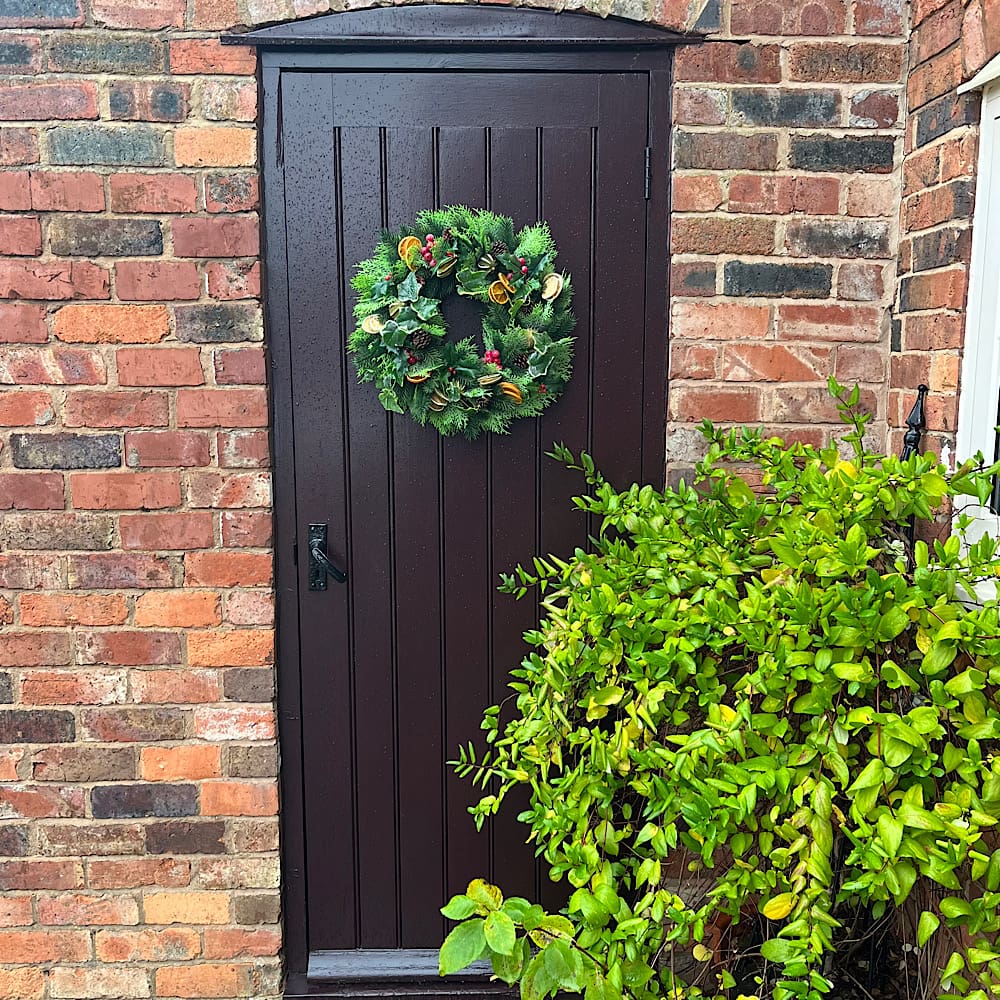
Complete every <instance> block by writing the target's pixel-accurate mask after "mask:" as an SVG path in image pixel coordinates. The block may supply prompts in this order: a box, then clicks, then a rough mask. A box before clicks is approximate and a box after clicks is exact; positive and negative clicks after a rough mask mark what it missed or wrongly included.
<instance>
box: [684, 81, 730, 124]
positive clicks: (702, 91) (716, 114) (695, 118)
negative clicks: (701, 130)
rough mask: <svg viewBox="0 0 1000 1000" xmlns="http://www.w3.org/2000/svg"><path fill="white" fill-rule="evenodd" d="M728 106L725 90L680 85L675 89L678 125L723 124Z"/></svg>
mask: <svg viewBox="0 0 1000 1000" xmlns="http://www.w3.org/2000/svg"><path fill="white" fill-rule="evenodd" d="M728 106H729V99H728V96H727V94H726V91H724V90H711V89H709V88H708V87H698V88H694V87H679V88H677V89H676V90H675V91H674V121H675V122H676V123H677V124H678V125H723V124H725V121H726V113H727V108H728Z"/></svg>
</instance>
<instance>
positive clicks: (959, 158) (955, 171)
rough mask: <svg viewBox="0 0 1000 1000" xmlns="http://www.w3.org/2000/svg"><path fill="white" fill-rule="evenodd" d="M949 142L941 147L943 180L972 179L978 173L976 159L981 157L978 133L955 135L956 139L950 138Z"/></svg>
mask: <svg viewBox="0 0 1000 1000" xmlns="http://www.w3.org/2000/svg"><path fill="white" fill-rule="evenodd" d="M949 140H950V141H949V142H946V143H944V144H942V146H941V180H942V181H950V180H952V179H953V178H955V177H972V176H973V175H974V174H975V173H976V159H977V157H978V155H979V133H978V131H976V130H967V131H965V133H964V134H959V133H955V134H954V138H953V137H952V136H949Z"/></svg>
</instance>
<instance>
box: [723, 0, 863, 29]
mask: <svg viewBox="0 0 1000 1000" xmlns="http://www.w3.org/2000/svg"><path fill="white" fill-rule="evenodd" d="M730 23H731V26H732V29H731V30H732V31H733V32H734V33H735V34H743V33H747V34H755V35H842V34H844V32H845V31H846V30H847V5H846V3H845V2H844V0H732V13H731V14H730Z"/></svg>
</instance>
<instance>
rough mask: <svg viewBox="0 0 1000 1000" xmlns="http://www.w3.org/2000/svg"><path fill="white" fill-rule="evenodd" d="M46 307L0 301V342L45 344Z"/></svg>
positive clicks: (46, 332) (47, 337) (46, 334)
mask: <svg viewBox="0 0 1000 1000" xmlns="http://www.w3.org/2000/svg"><path fill="white" fill-rule="evenodd" d="M48 339H49V334H48V331H47V330H46V329H45V307H44V306H35V305H29V304H28V303H26V302H0V344H44V343H45V341H46V340H48Z"/></svg>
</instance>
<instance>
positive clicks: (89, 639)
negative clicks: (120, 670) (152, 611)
mask: <svg viewBox="0 0 1000 1000" xmlns="http://www.w3.org/2000/svg"><path fill="white" fill-rule="evenodd" d="M77 647H78V649H77V660H78V661H79V662H80V663H87V664H92V663H109V664H113V665H115V666H162V665H165V664H170V663H179V662H180V659H181V644H180V636H178V635H177V634H176V633H174V632H150V631H145V630H144V631H141V632H89V633H86V634H82V635H80V636H79V637H78V638H77Z"/></svg>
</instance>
